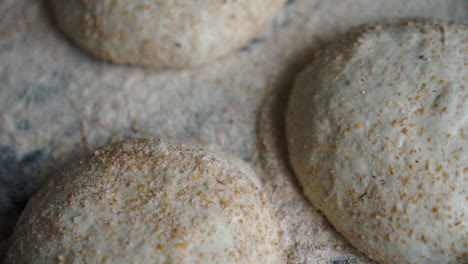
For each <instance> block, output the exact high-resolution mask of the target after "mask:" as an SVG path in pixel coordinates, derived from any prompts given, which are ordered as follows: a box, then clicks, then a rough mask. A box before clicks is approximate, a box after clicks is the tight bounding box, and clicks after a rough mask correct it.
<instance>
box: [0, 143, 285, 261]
mask: <svg viewBox="0 0 468 264" xmlns="http://www.w3.org/2000/svg"><path fill="white" fill-rule="evenodd" d="M282 254H283V253H282V251H281V248H280V243H279V229H278V225H277V222H276V219H275V217H274V216H273V214H272V211H271V210H270V207H269V205H268V202H267V200H266V199H265V197H264V195H263V194H262V192H260V188H259V183H258V182H257V180H256V178H255V176H254V175H253V172H252V171H251V170H250V169H249V168H248V167H247V165H246V164H244V163H243V162H240V161H232V162H230V161H227V160H225V159H223V158H222V157H221V156H219V155H217V154H214V153H211V152H207V151H204V150H199V149H195V148H191V147H187V146H183V145H176V144H172V143H169V142H166V141H149V140H130V141H125V142H119V143H115V144H113V145H109V146H106V147H104V148H101V149H98V150H96V151H95V154H94V156H93V157H90V158H88V159H85V160H83V161H81V162H80V163H79V164H76V165H74V166H72V167H70V168H67V169H65V170H64V171H62V172H61V173H60V175H59V176H58V177H54V178H53V179H52V180H51V181H50V182H49V183H48V184H46V185H45V186H44V187H43V188H42V189H40V191H39V192H38V193H37V194H36V195H35V196H34V197H33V198H32V199H31V200H30V202H29V203H28V205H27V207H26V209H25V211H24V212H23V214H22V215H21V217H20V220H19V222H18V224H17V226H16V228H15V231H14V235H13V238H12V242H11V245H10V246H9V249H8V251H7V257H6V263H246V264H248V263H282V261H283V259H282Z"/></svg>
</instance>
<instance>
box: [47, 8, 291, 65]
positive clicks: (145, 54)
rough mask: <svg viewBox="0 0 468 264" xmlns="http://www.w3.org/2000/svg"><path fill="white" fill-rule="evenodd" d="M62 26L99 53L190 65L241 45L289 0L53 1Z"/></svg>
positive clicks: (134, 60) (128, 59)
mask: <svg viewBox="0 0 468 264" xmlns="http://www.w3.org/2000/svg"><path fill="white" fill-rule="evenodd" d="M50 3H51V7H52V12H53V13H54V14H55V20H56V22H57V24H58V26H59V27H60V28H61V29H62V30H63V31H64V32H65V33H66V34H67V35H68V36H69V37H71V38H72V39H73V40H74V41H75V42H76V43H78V45H80V46H82V47H83V48H85V49H87V50H89V51H90V52H91V53H93V54H94V55H96V56H98V57H102V58H105V59H107V60H110V61H113V62H117V63H129V64H137V65H144V66H160V67H178V68H180V67H189V66H196V65H201V64H205V63H208V62H210V61H213V60H215V59H217V58H219V57H222V56H224V55H227V54H228V53H230V52H232V51H234V50H236V49H238V48H241V47H242V46H243V45H245V44H247V43H248V42H249V41H250V40H252V39H253V38H254V37H255V35H256V34H257V33H258V32H259V31H260V30H261V29H262V28H263V27H264V26H265V25H266V24H267V23H269V22H270V21H271V20H272V18H273V16H274V14H275V13H276V12H277V11H278V10H279V9H280V8H281V6H282V5H283V4H284V0H238V1H219V0H198V1H193V0H137V1H128V0H114V1H108V0H93V1H84V0H66V1H64V0H50Z"/></svg>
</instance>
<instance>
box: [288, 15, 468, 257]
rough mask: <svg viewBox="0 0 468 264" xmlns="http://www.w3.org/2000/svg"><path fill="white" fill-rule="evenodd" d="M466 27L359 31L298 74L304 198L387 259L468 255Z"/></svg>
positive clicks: (294, 103)
mask: <svg viewBox="0 0 468 264" xmlns="http://www.w3.org/2000/svg"><path fill="white" fill-rule="evenodd" d="M467 36H468V27H467V26H466V25H454V24H447V23H442V22H441V23H437V22H429V21H391V22H387V23H380V24H374V25H369V26H362V27H360V28H356V29H353V30H351V31H350V32H349V33H348V34H347V35H346V36H345V37H344V38H343V39H341V40H339V41H337V42H336V43H334V44H333V45H332V46H330V47H329V48H328V49H326V50H324V51H322V52H319V53H318V54H317V55H316V58H315V60H314V61H313V63H312V64H311V65H310V67H308V68H307V69H306V70H305V71H304V72H302V73H301V74H300V75H299V77H298V79H297V80H296V83H295V86H294V89H293V91H292V94H291V98H290V101H289V108H288V111H287V120H286V122H287V138H288V149H289V156H290V161H291V163H292V166H293V169H294V171H295V173H296V175H297V177H298V178H299V180H300V182H301V184H302V186H303V188H304V192H305V194H306V196H307V197H308V198H309V200H310V201H311V202H312V203H313V204H314V206H315V207H316V208H318V209H319V210H321V211H322V212H323V214H324V215H325V216H326V217H327V218H328V220H329V221H330V222H331V223H332V224H333V225H334V226H335V228H336V229H337V230H338V231H339V232H341V233H342V234H343V235H344V236H345V237H346V238H347V239H348V240H349V241H350V242H351V243H352V244H353V245H354V246H355V247H356V248H357V249H359V250H361V251H363V252H365V253H366V254H367V255H368V256H369V257H370V258H372V259H374V260H377V261H379V262H380V263H395V264H396V263H398V264H404V263H415V264H416V263H417V264H422V263H444V264H449V263H452V264H454V263H460V264H461V263H468V240H467V237H468V221H467V219H468V218H467V217H468V196H467V195H468V194H467V190H468V90H467V86H466V85H467V83H468V74H467V69H468V68H467V64H466V63H467V62H468V39H467Z"/></svg>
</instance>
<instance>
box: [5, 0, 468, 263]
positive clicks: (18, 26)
mask: <svg viewBox="0 0 468 264" xmlns="http://www.w3.org/2000/svg"><path fill="white" fill-rule="evenodd" d="M0 17H1V22H0V241H3V242H0V248H2V247H4V246H5V245H6V239H7V238H8V236H9V235H10V234H11V231H12V228H13V225H14V223H15V220H16V218H17V216H18V214H19V213H20V212H21V209H22V207H23V206H24V205H25V203H26V202H27V199H28V198H29V196H30V195H31V194H32V193H33V192H34V191H35V190H36V188H37V187H38V186H40V184H41V183H42V182H44V181H45V180H46V179H47V178H48V177H50V176H51V175H53V171H54V170H55V169H58V168H60V167H62V166H64V165H65V164H67V163H69V162H72V161H74V160H77V159H78V158H80V157H82V156H83V155H86V153H88V152H89V151H91V150H92V149H93V148H95V147H97V146H100V145H103V144H106V143H109V142H112V141H116V140H119V139H123V138H129V137H165V138H173V139H175V140H177V141H180V142H188V143H196V144H201V145H208V146H216V147H215V148H222V149H223V150H224V151H226V152H229V153H232V154H234V155H237V156H239V157H241V158H243V159H244V160H246V161H247V162H249V163H250V164H251V165H252V166H253V167H254V169H255V170H256V171H257V173H258V175H259V177H261V179H262V181H263V183H264V184H265V189H266V191H267V192H268V194H269V197H270V200H271V202H272V204H273V206H274V208H275V210H276V214H277V216H278V218H279V220H280V224H281V227H282V229H283V231H284V234H285V235H284V238H283V243H284V246H285V252H286V254H287V256H288V263H294V264H296V263H313V264H315V263H317V264H319V263H320V264H322V263H335V264H338V263H342V264H343V263H372V262H371V261H369V260H368V259H366V258H365V257H364V256H363V255H362V254H360V253H358V252H356V251H355V250H354V249H353V248H352V247H351V246H350V245H349V244H348V243H347V242H346V241H344V240H343V239H342V238H341V236H340V235H338V234H336V233H335V232H334V231H333V229H332V228H331V227H330V226H329V225H328V224H327V223H326V221H325V220H324V218H323V217H322V216H321V215H320V214H319V213H318V212H316V211H315V210H314V209H313V208H312V207H311V206H310V204H309V203H308V202H307V201H306V200H305V198H304V197H303V195H302V192H301V190H300V187H299V186H298V184H297V182H296V180H295V179H294V177H293V175H292V174H291V173H290V170H289V169H288V166H287V156H286V152H285V146H284V140H283V139H282V135H283V132H282V129H283V127H282V117H283V115H282V112H283V110H284V106H285V104H286V102H287V96H288V91H289V88H290V87H291V84H292V81H293V80H294V76H295V75H296V74H297V73H298V72H299V71H300V70H301V68H303V67H304V66H305V65H306V64H307V62H308V60H309V58H310V57H311V56H310V54H312V52H313V50H314V49H316V48H317V47H319V46H320V45H326V43H327V42H328V41H331V40H333V39H334V38H336V37H339V35H340V34H341V33H343V32H344V31H345V30H346V29H348V28H349V27H351V26H354V25H358V24H361V23H365V22H370V21H375V20H379V19H383V18H389V17H433V18H438V19H444V20H454V21H459V22H463V23H467V22H468V1H466V0H438V1H437V0H411V1H408V0H393V1H387V0H296V1H288V3H287V4H286V6H285V8H284V10H283V11H282V12H281V13H280V14H278V15H277V16H276V18H275V21H274V23H273V24H272V25H271V26H270V27H268V28H266V29H265V31H264V32H263V33H262V34H261V35H260V36H258V37H257V38H256V39H255V40H254V41H252V43H251V44H249V45H247V46H245V47H244V48H242V49H241V50H239V51H237V52H235V53H234V54H231V55H230V56H228V57H226V58H224V59H222V60H220V61H218V62H216V63H214V64H212V65H208V66H205V67H203V68H198V69H191V70H185V71H171V70H164V71H162V70H154V69H143V68H138V67H129V66H122V65H113V64H109V63H106V62H103V61H100V60H98V59H95V58H93V57H91V56H90V55H88V54H87V53H86V52H84V51H82V50H80V49H78V48H77V47H76V46H75V45H73V43H71V42H70V41H68V40H67V39H66V38H65V37H64V36H63V35H62V34H60V32H58V31H57V30H56V28H55V27H54V25H53V24H52V23H51V21H50V19H49V15H48V12H47V8H46V7H45V5H44V3H43V1H42V0H2V1H0ZM0 252H1V249H0Z"/></svg>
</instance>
